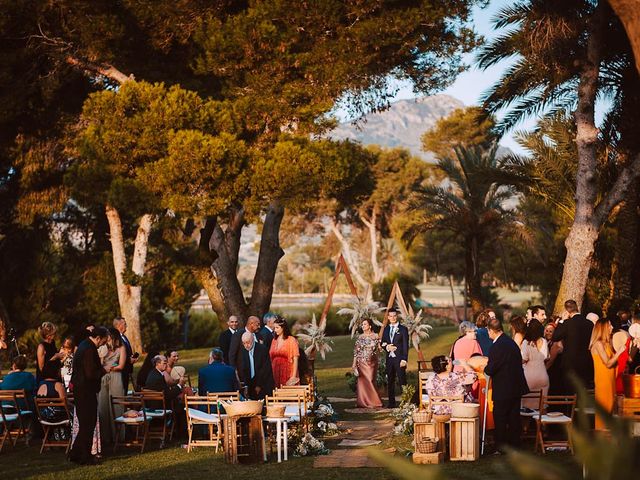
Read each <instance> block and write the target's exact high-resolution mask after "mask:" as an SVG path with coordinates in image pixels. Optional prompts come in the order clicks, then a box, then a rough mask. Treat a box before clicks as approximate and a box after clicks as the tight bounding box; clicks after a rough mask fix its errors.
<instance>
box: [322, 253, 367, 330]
mask: <svg viewBox="0 0 640 480" xmlns="http://www.w3.org/2000/svg"><path fill="white" fill-rule="evenodd" d="M340 273H344V276H345V278H346V279H347V284H348V285H349V290H351V293H352V294H353V295H354V296H355V297H356V298H357V299H358V300H359V299H360V297H359V296H358V290H357V289H356V285H355V284H354V283H353V279H352V278H351V272H350V271H349V267H348V266H347V262H345V260H344V257H343V256H342V254H340V256H339V257H338V261H337V262H336V273H335V274H334V275H333V280H331V286H330V287H329V293H328V294H327V299H326V300H325V302H324V308H323V309H322V314H321V315H320V320H319V321H318V328H319V329H320V330H324V329H325V327H326V326H327V315H328V314H329V309H330V308H331V303H332V301H333V295H334V294H335V293H336V287H337V286H338V276H339V275H340Z"/></svg>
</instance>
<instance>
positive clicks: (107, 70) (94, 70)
mask: <svg viewBox="0 0 640 480" xmlns="http://www.w3.org/2000/svg"><path fill="white" fill-rule="evenodd" d="M65 62H67V63H68V64H69V65H71V66H72V67H75V68H78V69H80V70H82V71H83V72H85V74H89V75H90V76H96V75H101V76H103V77H107V78H108V79H109V80H113V81H114V82H117V83H119V84H121V85H122V84H123V83H126V82H128V81H130V80H135V77H134V76H133V74H130V75H126V74H125V73H122V72H121V71H120V70H118V69H117V68H116V67H114V66H113V65H109V64H108V63H94V62H90V61H88V60H85V59H82V58H80V57H78V56H76V55H67V57H66V58H65Z"/></svg>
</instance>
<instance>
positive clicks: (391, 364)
mask: <svg viewBox="0 0 640 480" xmlns="http://www.w3.org/2000/svg"><path fill="white" fill-rule="evenodd" d="M387 318H388V319H389V323H388V325H387V326H386V327H385V328H384V332H383V333H382V348H383V349H384V350H385V352H386V367H387V391H388V392H389V408H395V406H396V377H397V378H398V383H400V387H402V385H406V384H407V375H406V371H407V356H408V355H409V331H408V330H407V327H405V326H404V325H400V323H399V322H398V310H397V309H396V308H390V309H389V311H388V312H387Z"/></svg>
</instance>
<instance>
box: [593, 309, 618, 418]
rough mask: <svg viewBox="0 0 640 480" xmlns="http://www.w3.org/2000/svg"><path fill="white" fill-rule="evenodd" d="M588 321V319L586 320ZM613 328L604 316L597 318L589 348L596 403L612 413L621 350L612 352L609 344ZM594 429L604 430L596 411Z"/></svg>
mask: <svg viewBox="0 0 640 480" xmlns="http://www.w3.org/2000/svg"><path fill="white" fill-rule="evenodd" d="M587 321H588V320H587ZM612 330H613V328H612V327H611V323H610V322H609V320H607V319H606V318H601V319H599V320H598V321H597V322H596V324H595V325H594V327H593V332H592V334H591V341H590V342H589V350H590V351H591V355H592V356H593V367H594V372H595V373H594V381H595V397H596V403H597V404H598V405H600V406H601V407H602V408H603V409H604V410H605V411H606V412H608V413H613V406H614V403H615V399H616V370H615V367H616V366H617V364H618V358H619V357H620V355H622V352H623V350H620V351H618V352H614V350H613V346H612V345H611V333H612ZM595 429H596V430H606V425H605V422H604V420H603V419H602V418H601V417H600V416H599V415H598V414H597V413H596V425H595Z"/></svg>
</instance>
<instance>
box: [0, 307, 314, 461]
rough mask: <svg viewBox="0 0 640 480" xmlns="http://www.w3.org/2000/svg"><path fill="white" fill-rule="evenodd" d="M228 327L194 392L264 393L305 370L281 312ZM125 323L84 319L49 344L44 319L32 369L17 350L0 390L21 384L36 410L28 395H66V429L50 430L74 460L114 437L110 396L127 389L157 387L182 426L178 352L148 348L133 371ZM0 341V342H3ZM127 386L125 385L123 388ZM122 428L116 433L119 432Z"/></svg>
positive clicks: (183, 379) (184, 388) (51, 328)
mask: <svg viewBox="0 0 640 480" xmlns="http://www.w3.org/2000/svg"><path fill="white" fill-rule="evenodd" d="M227 325H228V328H227V329H226V330H225V331H224V332H222V334H221V335H220V338H219V345H220V347H216V348H213V349H212V350H211V352H210V355H209V359H208V364H207V365H206V366H204V367H203V368H201V369H200V370H199V372H198V376H199V383H198V393H199V394H202V395H206V394H207V393H215V392H229V391H241V392H242V393H243V396H244V397H245V398H250V399H263V398H264V397H265V396H266V395H270V394H272V392H273V389H274V388H276V387H280V386H282V385H295V384H298V383H300V377H301V375H302V376H303V378H304V376H305V375H307V372H308V369H307V364H306V357H305V355H304V352H303V351H302V350H301V349H300V347H299V345H298V341H297V340H296V338H295V337H294V336H293V335H292V334H291V330H290V328H289V325H288V323H287V321H286V320H285V319H283V318H282V317H279V316H278V315H275V314H272V313H268V314H267V315H265V316H264V319H263V321H261V320H260V319H259V318H258V317H255V316H251V317H249V318H248V319H247V322H246V325H245V327H244V328H242V329H238V326H239V321H238V319H237V317H234V316H232V317H230V318H229V320H228V322H227ZM126 331H127V322H126V320H125V319H124V318H122V317H118V318H116V319H114V320H113V324H112V326H111V327H110V328H105V327H101V326H96V325H93V324H90V325H87V326H86V328H84V329H83V330H82V333H81V334H80V335H78V336H76V338H78V339H79V342H77V343H76V341H75V340H74V337H65V338H63V340H62V344H61V347H60V348H58V347H57V344H56V340H57V336H58V330H57V328H56V326H55V325H54V324H52V323H50V322H44V323H43V324H42V325H41V326H40V327H39V329H38V333H39V336H40V343H39V344H38V346H37V349H36V373H35V375H33V374H31V373H29V372H27V371H25V369H26V367H27V357H26V356H24V355H16V356H15V357H14V358H13V359H12V368H11V371H10V372H8V373H7V374H6V375H5V376H4V378H3V381H2V382H1V383H0V389H4V390H7V389H9V390H25V391H26V392H27V404H26V405H24V407H25V408H28V409H29V410H31V411H35V405H34V401H33V399H34V398H37V397H43V398H63V399H64V398H66V397H67V396H70V395H73V406H74V408H73V422H72V428H71V429H70V431H67V430H65V429H64V428H59V429H56V431H55V436H56V438H58V439H61V440H62V439H68V438H69V435H71V436H72V448H71V451H70V454H69V459H70V460H71V461H73V462H76V463H80V464H94V463H97V462H98V461H99V458H100V456H101V452H102V448H103V446H104V445H109V444H112V443H113V442H114V441H115V436H116V429H115V422H114V420H115V418H114V417H118V416H120V415H122V414H123V413H124V412H123V411H121V409H119V408H118V407H117V406H116V405H113V406H112V401H111V399H112V397H121V396H125V395H126V394H128V393H130V392H131V391H132V390H142V389H146V390H155V391H161V392H163V393H164V398H165V404H166V405H170V407H167V408H172V409H174V411H175V412H176V415H175V416H174V418H175V419H176V425H175V427H176V431H177V434H178V436H180V434H181V433H184V432H186V423H185V415H184V395H189V394H193V393H195V392H196V389H194V388H191V386H190V385H189V383H190V381H189V379H188V377H187V375H186V371H185V368H184V367H183V366H181V365H178V362H179V359H180V357H179V352H178V351H177V350H175V349H170V350H169V351H167V352H166V353H165V354H161V353H160V351H158V350H154V349H149V351H148V352H147V355H146V357H145V360H144V362H143V363H142V365H141V366H140V368H139V370H138V373H137V376H136V378H135V379H134V378H132V374H133V369H134V365H135V364H136V362H138V359H139V358H140V356H139V354H138V353H137V352H134V351H133V350H132V347H131V343H130V341H129V339H128V337H127V335H126ZM3 338H4V337H3ZM6 347H7V345H6V343H4V342H3V345H2V348H3V349H4V348H6ZM130 386H131V388H130ZM62 415H66V412H63V411H61V410H59V411H55V409H47V410H46V411H42V412H40V416H41V418H42V417H45V418H43V419H44V420H48V421H56V420H58V419H60V418H62ZM38 427H39V424H38V423H37V422H33V421H32V423H31V428H30V431H31V432H32V434H35V435H38V434H41V433H42V432H39V428H38ZM121 434H122V433H121Z"/></svg>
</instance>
